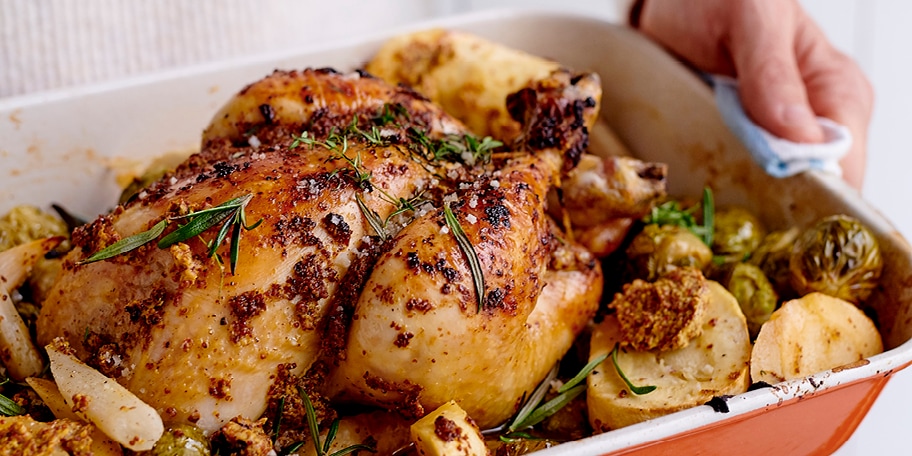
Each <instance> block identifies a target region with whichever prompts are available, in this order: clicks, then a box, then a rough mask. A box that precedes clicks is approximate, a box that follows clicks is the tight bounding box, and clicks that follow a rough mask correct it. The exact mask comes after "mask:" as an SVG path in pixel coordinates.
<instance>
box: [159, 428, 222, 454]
mask: <svg viewBox="0 0 912 456" xmlns="http://www.w3.org/2000/svg"><path fill="white" fill-rule="evenodd" d="M211 453H212V450H211V449H210V447H209V439H208V438H206V435H205V434H204V433H203V430H202V429H200V428H198V427H196V426H193V425H190V424H179V425H176V426H173V427H170V428H168V429H167V430H165V433H164V434H162V436H161V438H160V439H158V442H155V446H154V447H152V450H151V451H150V452H149V455H150V456H209V455H210V454H211Z"/></svg>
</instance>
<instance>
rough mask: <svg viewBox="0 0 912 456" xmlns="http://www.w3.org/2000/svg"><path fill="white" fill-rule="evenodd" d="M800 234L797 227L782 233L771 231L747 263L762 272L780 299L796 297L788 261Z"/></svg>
mask: <svg viewBox="0 0 912 456" xmlns="http://www.w3.org/2000/svg"><path fill="white" fill-rule="evenodd" d="M800 234H801V229H800V228H798V227H792V228H789V229H787V230H783V231H773V232H771V233H769V234H767V235H766V236H764V237H763V240H762V241H760V245H758V246H757V248H756V249H754V252H753V253H752V254H751V257H750V259H749V260H748V261H747V262H748V263H750V264H752V265H755V266H757V267H759V268H760V269H761V270H762V271H763V274H765V275H766V278H767V279H769V281H770V283H771V284H772V285H773V289H775V290H776V294H777V295H779V298H780V299H792V298H797V297H798V295H797V294H796V293H795V291H794V290H793V289H792V283H791V273H790V272H789V261H790V260H791V258H792V247H793V246H794V245H795V239H797V238H798V235H800Z"/></svg>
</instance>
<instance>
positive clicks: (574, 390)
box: [501, 353, 608, 441]
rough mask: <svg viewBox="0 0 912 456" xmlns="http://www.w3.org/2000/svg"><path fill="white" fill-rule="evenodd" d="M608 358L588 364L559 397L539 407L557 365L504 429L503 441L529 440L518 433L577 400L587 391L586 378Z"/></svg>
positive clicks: (569, 382)
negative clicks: (584, 383)
mask: <svg viewBox="0 0 912 456" xmlns="http://www.w3.org/2000/svg"><path fill="white" fill-rule="evenodd" d="M607 357H608V354H607V353H606V354H604V355H601V356H598V357H596V358H595V359H593V360H592V361H590V362H589V363H588V364H586V365H585V366H583V368H582V369H580V371H579V372H578V373H577V374H576V375H575V376H574V377H573V378H571V379H570V380H568V381H567V382H566V383H564V384H563V385H561V387H560V388H558V389H557V396H555V397H554V398H553V399H551V400H549V401H548V402H545V403H544V404H542V405H539V404H540V403H541V401H542V399H544V397H545V393H547V392H548V390H549V389H550V388H551V382H552V381H553V380H554V379H555V378H557V370H558V369H557V366H556V365H555V366H554V368H553V369H551V372H549V373H548V375H547V376H546V377H545V379H544V380H542V382H541V383H539V385H538V388H536V389H535V391H533V392H532V395H531V396H529V400H528V401H526V403H525V404H523V406H522V408H521V409H520V410H519V412H518V413H517V414H516V417H515V418H513V421H512V422H510V424H509V425H508V426H507V427H506V428H505V429H503V430H504V431H506V434H505V435H503V436H501V440H503V441H509V440H511V439H517V438H528V437H526V436H527V434H523V433H520V432H517V431H519V430H522V429H526V428H530V427H532V426H535V425H536V424H538V423H541V422H542V421H544V420H545V419H546V418H548V417H549V416H551V415H554V414H555V413H557V411H558V410H560V409H561V408H563V407H564V406H565V405H567V404H569V403H570V402H571V401H573V399H576V398H577V396H579V395H580V394H582V393H583V392H584V391H586V385H583V384H582V383H583V382H584V381H585V380H586V377H587V376H589V374H590V373H591V372H592V371H593V370H594V369H595V368H596V367H598V365H599V364H601V363H602V361H604V360H605V358H607Z"/></svg>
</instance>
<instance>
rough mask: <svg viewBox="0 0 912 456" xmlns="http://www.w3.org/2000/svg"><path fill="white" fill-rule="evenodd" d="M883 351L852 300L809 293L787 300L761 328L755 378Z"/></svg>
mask: <svg viewBox="0 0 912 456" xmlns="http://www.w3.org/2000/svg"><path fill="white" fill-rule="evenodd" d="M882 351H883V342H882V341H881V339H880V334H879V333H878V332H877V328H876V327H875V326H874V322H872V321H871V319H870V318H868V317H867V316H866V315H865V314H864V313H863V312H862V311H861V310H859V309H858V308H857V307H855V306H854V305H853V304H851V303H849V302H848V301H845V300H842V299H839V298H834V297H832V296H828V295H825V294H823V293H811V294H808V295H806V296H804V297H802V298H800V299H795V300H792V301H788V302H786V303H785V304H783V305H782V307H780V308H779V309H778V310H776V311H775V312H773V315H772V316H771V317H770V319H769V321H767V322H766V323H764V324H763V326H762V327H761V328H760V334H759V335H758V336H757V340H756V342H755V344H754V350H753V353H752V354H751V379H753V381H755V382H759V381H763V382H767V383H778V382H781V381H785V380H791V379H795V378H801V377H805V376H808V375H811V374H815V373H817V372H821V371H824V370H827V369H832V368H834V367H838V366H842V365H845V364H849V363H854V362H856V361H859V360H861V359H864V358H867V357H869V356H873V355H876V354H878V353H880V352H882Z"/></svg>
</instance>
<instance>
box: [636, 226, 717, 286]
mask: <svg viewBox="0 0 912 456" xmlns="http://www.w3.org/2000/svg"><path fill="white" fill-rule="evenodd" d="M626 253H627V258H628V260H629V261H628V265H629V267H630V268H631V270H630V273H631V276H632V278H638V279H643V280H646V281H649V282H652V281H655V280H656V279H658V278H659V277H661V276H663V275H665V274H666V273H667V272H669V271H671V270H673V269H676V268H682V267H693V268H697V269H700V270H702V269H704V268H705V267H706V266H707V265H708V264H709V263H710V262H711V261H712V250H710V249H709V247H707V246H706V244H704V243H703V241H702V240H700V238H698V237H697V236H696V235H694V234H693V233H691V232H690V231H689V230H688V229H687V228H683V227H680V226H674V225H662V226H659V225H655V224H649V225H646V226H645V227H643V231H641V232H640V233H639V234H637V235H636V236H635V237H634V238H633V240H632V241H631V242H630V245H629V246H628V247H627V250H626Z"/></svg>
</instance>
